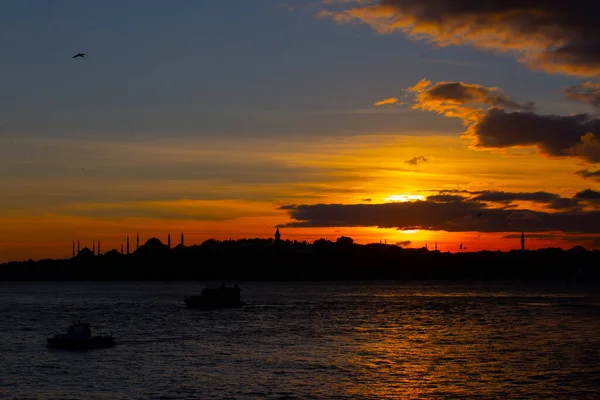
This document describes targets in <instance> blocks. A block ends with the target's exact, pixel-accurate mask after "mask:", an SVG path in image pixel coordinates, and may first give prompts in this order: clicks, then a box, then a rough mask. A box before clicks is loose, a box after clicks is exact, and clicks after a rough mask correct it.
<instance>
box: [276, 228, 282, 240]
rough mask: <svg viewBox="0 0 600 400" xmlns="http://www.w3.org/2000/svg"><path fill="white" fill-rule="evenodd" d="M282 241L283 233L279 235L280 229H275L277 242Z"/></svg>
mask: <svg viewBox="0 0 600 400" xmlns="http://www.w3.org/2000/svg"><path fill="white" fill-rule="evenodd" d="M280 240H281V233H279V227H277V229H275V241H276V242H279V241H280Z"/></svg>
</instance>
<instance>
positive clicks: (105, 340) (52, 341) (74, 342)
mask: <svg viewBox="0 0 600 400" xmlns="http://www.w3.org/2000/svg"><path fill="white" fill-rule="evenodd" d="M46 340H47V341H48V343H47V346H48V347H49V348H52V349H72V350H76V349H103V348H108V347H113V346H114V345H115V338H114V336H113V334H112V333H111V334H110V335H105V336H92V330H91V327H90V324H88V323H82V322H79V321H77V322H76V323H74V324H72V325H71V326H69V329H68V330H67V333H58V334H56V335H54V337H50V338H47V339H46Z"/></svg>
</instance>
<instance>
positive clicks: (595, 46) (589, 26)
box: [318, 0, 600, 76]
mask: <svg viewBox="0 0 600 400" xmlns="http://www.w3.org/2000/svg"><path fill="white" fill-rule="evenodd" d="M598 14H600V5H599V4H598V3H596V2H567V1H562V0H528V1H519V2H515V1H510V2H509V1H494V2H483V1H472V0H427V1H422V0H379V1H375V0H373V1H368V2H360V3H359V4H358V5H356V6H354V7H351V8H347V9H344V10H341V11H328V10H323V11H321V12H320V13H319V14H318V16H320V17H328V18H332V19H333V20H335V21H337V22H339V23H351V22H359V23H366V24H368V25H370V26H371V27H372V28H373V29H374V30H375V31H377V32H379V33H390V32H393V31H396V30H400V31H403V32H405V33H406V34H408V35H409V36H410V37H413V38H416V39H424V40H427V41H429V42H431V43H435V44H436V45H439V46H448V45H468V46H473V47H477V48H481V49H487V50H494V51H508V52H511V53H513V54H514V55H515V57H516V58H517V59H519V61H521V62H524V63H527V64H528V65H529V66H530V67H532V68H535V69H541V70H544V71H546V72H550V73H564V74H570V75H577V76H598V75H600V36H599V35H598V34H597V32H598V28H597V15H598Z"/></svg>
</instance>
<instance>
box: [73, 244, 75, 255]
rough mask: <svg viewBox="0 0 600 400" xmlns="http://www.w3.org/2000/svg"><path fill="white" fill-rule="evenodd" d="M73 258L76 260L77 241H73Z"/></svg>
mask: <svg viewBox="0 0 600 400" xmlns="http://www.w3.org/2000/svg"><path fill="white" fill-rule="evenodd" d="M73 258H75V241H74V240H73Z"/></svg>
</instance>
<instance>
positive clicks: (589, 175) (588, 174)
mask: <svg viewBox="0 0 600 400" xmlns="http://www.w3.org/2000/svg"><path fill="white" fill-rule="evenodd" d="M575 173H576V174H577V175H579V176H581V177H582V178H584V179H592V180H595V181H598V182H600V170H598V171H590V170H587V169H582V170H580V171H577V172H575Z"/></svg>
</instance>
